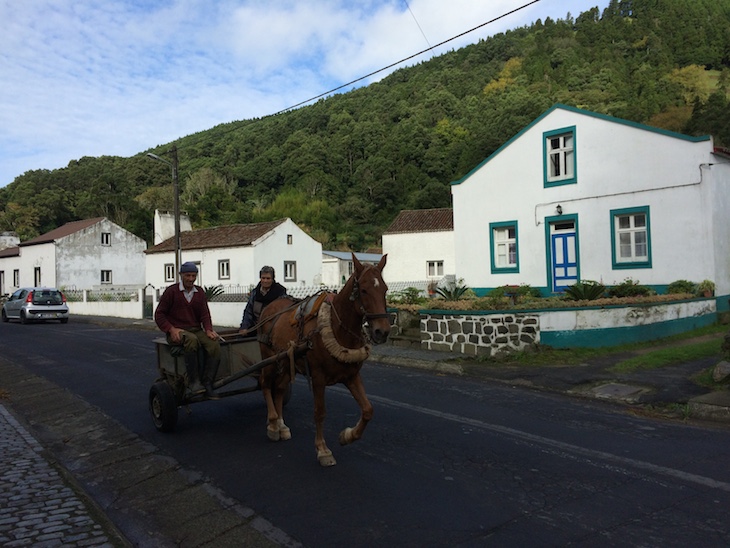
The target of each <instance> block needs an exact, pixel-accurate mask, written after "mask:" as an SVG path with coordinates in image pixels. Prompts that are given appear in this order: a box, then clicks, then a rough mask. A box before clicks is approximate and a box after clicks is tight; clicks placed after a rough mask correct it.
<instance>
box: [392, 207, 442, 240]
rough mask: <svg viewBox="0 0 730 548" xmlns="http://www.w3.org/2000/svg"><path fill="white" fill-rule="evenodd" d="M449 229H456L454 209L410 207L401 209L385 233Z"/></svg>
mask: <svg viewBox="0 0 730 548" xmlns="http://www.w3.org/2000/svg"><path fill="white" fill-rule="evenodd" d="M448 230H454V210H453V209H451V208H440V209H408V210H403V211H401V212H400V213H399V214H398V216H397V217H396V218H395V221H393V222H392V223H391V225H390V226H389V227H388V228H387V229H386V230H385V232H383V234H403V233H408V232H444V231H448Z"/></svg>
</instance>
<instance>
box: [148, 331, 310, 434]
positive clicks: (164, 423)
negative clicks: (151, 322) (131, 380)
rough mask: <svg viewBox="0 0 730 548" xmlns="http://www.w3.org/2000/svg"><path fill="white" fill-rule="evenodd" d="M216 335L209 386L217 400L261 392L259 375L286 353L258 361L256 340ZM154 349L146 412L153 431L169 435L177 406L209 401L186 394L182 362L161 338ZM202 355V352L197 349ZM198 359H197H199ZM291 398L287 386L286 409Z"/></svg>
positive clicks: (230, 334)
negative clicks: (216, 360) (217, 355)
mask: <svg viewBox="0 0 730 548" xmlns="http://www.w3.org/2000/svg"><path fill="white" fill-rule="evenodd" d="M218 334H219V335H220V345H221V363H220V366H219V367H218V373H217V375H216V378H215V381H214V382H213V389H214V390H216V394H217V395H218V396H219V397H220V398H225V397H229V396H236V395H238V394H245V393H248V392H256V391H258V390H261V386H260V384H259V372H260V371H261V369H263V368H264V367H266V366H267V365H269V364H271V363H274V362H275V361H277V360H280V359H282V358H283V357H284V356H286V355H287V352H281V353H279V354H277V355H275V356H272V357H270V358H266V359H264V360H262V359H261V350H260V349H259V343H258V340H257V339H256V337H245V336H243V335H240V334H239V333H238V331H236V330H232V331H222V332H219V333H218ZM153 342H154V343H155V346H156V349H157V371H158V376H157V380H156V381H155V383H154V384H153V385H152V387H151V388H150V393H149V409H150V414H151V415H152V421H153V422H154V424H155V428H157V430H159V431H160V432H172V431H173V430H175V426H176V425H177V411H178V408H179V407H181V406H186V405H190V404H193V403H198V402H203V401H211V400H209V399H208V398H207V397H206V396H205V394H190V393H189V392H188V390H187V386H186V374H185V358H184V357H183V355H182V354H179V355H175V353H174V352H172V351H171V349H173V348H176V347H173V346H171V345H169V344H168V342H167V340H166V338H165V337H159V338H156V339H154V341H153ZM305 350H306V345H305V344H302V345H299V346H297V347H295V353H296V354H299V353H301V352H303V351H305ZM200 352H201V353H202V352H203V350H202V349H201V350H200ZM202 358H203V356H202V355H201V356H199V357H198V359H199V360H200V359H202ZM236 381H240V382H238V383H237V384H236V386H235V387H230V388H229V389H228V390H221V389H222V388H224V387H226V386H228V385H230V384H232V383H234V382H236ZM290 398H291V384H290V385H289V388H288V390H287V393H286V395H285V396H284V404H285V405H286V404H287V403H288V402H289V399H290Z"/></svg>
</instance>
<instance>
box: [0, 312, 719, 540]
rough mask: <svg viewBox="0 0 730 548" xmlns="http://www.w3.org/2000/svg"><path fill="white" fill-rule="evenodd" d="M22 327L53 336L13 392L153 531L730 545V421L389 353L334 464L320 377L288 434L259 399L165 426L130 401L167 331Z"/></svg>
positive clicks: (122, 511)
mask: <svg viewBox="0 0 730 548" xmlns="http://www.w3.org/2000/svg"><path fill="white" fill-rule="evenodd" d="M69 326H70V324H69ZM12 327H17V328H18V329H23V330H24V331H23V333H26V334H28V333H32V334H33V335H34V338H35V340H40V339H42V340H44V341H47V343H48V345H44V346H42V347H41V346H39V347H37V348H31V350H30V351H28V350H27V349H26V350H24V351H23V352H21V351H19V350H16V351H12V352H9V354H10V355H9V356H7V355H6V357H8V358H9V359H10V360H11V363H9V364H8V363H7V362H6V363H5V364H4V365H2V368H1V369H0V374H2V377H1V378H4V379H6V382H7V383H8V385H9V386H10V387H11V389H12V394H13V398H14V400H13V406H14V407H15V408H17V409H19V410H20V411H22V414H23V416H26V417H27V418H28V421H29V423H30V424H33V425H34V427H33V428H34V432H38V434H39V437H40V439H41V440H42V441H43V442H44V444H47V446H48V447H49V448H50V450H51V452H52V453H53V454H54V456H56V457H57V458H58V459H59V460H60V461H61V462H62V463H63V464H64V465H65V466H66V467H67V468H69V469H70V470H71V471H72V472H73V474H74V476H75V477H77V478H78V479H79V482H80V483H81V484H82V485H84V487H85V488H86V489H87V490H88V491H89V492H90V493H91V494H92V495H93V496H94V498H95V499H96V500H97V501H98V503H99V506H100V507H102V508H103V509H104V510H105V512H107V514H108V515H110V517H112V518H113V519H114V521H115V523H117V524H118V525H119V527H120V529H122V530H123V531H124V532H125V534H126V535H127V536H128V537H130V538H131V539H133V540H134V543H135V544H139V545H145V544H146V545H149V546H156V545H177V544H179V545H187V546H198V545H203V544H205V542H210V543H214V544H215V545H217V546H225V545H229V546H236V545H241V542H242V539H244V538H247V539H248V541H249V542H247V544H249V545H266V544H267V543H269V544H270V545H289V546H296V545H298V544H299V543H301V544H303V545H305V546H340V545H343V544H348V545H352V546H367V545H373V544H381V545H392V544H398V545H402V546H441V545H444V544H449V545H461V546H481V545H484V544H485V543H487V544H488V543H496V544H500V545H525V544H529V545H556V544H557V545H561V544H567V543H572V544H578V545H589V544H590V545H596V544H598V545H601V544H603V545H615V544H629V545H640V544H647V543H648V544H657V543H659V544H663V545H667V546H672V545H677V546H678V545H680V544H682V545H687V544H690V543H695V544H696V543H702V544H704V545H706V546H715V545H717V546H721V545H727V544H729V543H730V538H729V537H728V533H727V528H726V527H725V524H724V515H723V510H722V509H723V508H724V507H726V506H727V504H728V503H730V470H728V469H727V467H724V466H721V465H718V463H722V462H726V461H727V457H728V456H730V435H729V433H728V431H727V430H726V429H723V428H717V429H716V428H700V427H691V426H684V425H678V424H671V423H663V422H659V421H652V420H645V419H642V418H637V417H631V416H628V415H626V414H625V413H623V410H617V409H616V408H613V407H611V406H607V405H604V404H595V403H593V402H586V401H574V400H567V399H565V398H563V397H562V396H555V395H552V394H540V393H535V392H532V391H529V390H523V389H514V388H510V387H505V386H503V385H499V386H495V385H491V384H490V383H483V382H477V381H473V380H469V379H457V378H452V377H444V376H440V375H434V374H430V373H429V374H424V373H423V372H419V371H413V370H408V369H398V368H393V367H379V366H377V365H376V364H374V363H373V364H370V365H368V369H367V377H366V383H367V387H368V392H369V394H370V395H371V398H372V401H373V403H374V405H375V407H376V416H375V420H374V422H373V423H372V424H371V426H370V427H369V429H368V431H367V432H366V439H364V440H363V441H362V442H359V443H358V444H355V445H353V446H351V447H346V448H340V447H338V446H336V445H335V446H334V447H333V450H335V454H336V456H337V457H338V460H339V464H338V466H337V467H335V468H333V469H321V468H319V467H318V465H317V464H316V460H315V458H314V450H313V448H312V440H311V436H312V435H313V434H312V432H311V418H310V417H311V402H309V401H308V396H307V393H306V384H305V383H303V382H300V383H298V385H297V388H296V391H295V397H294V398H293V400H292V403H291V404H290V405H292V406H293V407H292V408H291V411H290V412H291V416H292V420H291V421H290V422H291V426H292V427H293V429H294V433H295V438H294V439H293V440H292V441H291V442H287V443H286V444H279V445H275V444H271V443H268V442H266V441H265V440H264V439H263V408H262V406H261V404H260V402H258V403H257V402H255V401H254V400H253V399H246V398H251V397H252V396H244V397H242V398H240V399H235V398H231V399H230V400H226V401H222V402H210V403H206V404H200V405H199V406H197V407H196V406H192V407H191V410H192V414H191V415H183V416H181V421H180V429H179V431H178V432H177V433H176V434H174V435H173V436H163V437H161V436H160V435H159V434H157V433H156V432H154V431H153V430H151V425H150V421H149V417H148V416H147V415H146V410H145V409H144V405H142V406H139V405H133V403H130V402H134V401H137V400H139V399H142V400H144V398H145V396H146V388H148V387H149V378H150V373H149V358H150V353H151V351H150V350H148V349H147V343H146V342H145V341H149V340H150V339H151V336H150V335H149V334H139V333H135V332H125V331H123V330H120V331H111V332H109V331H106V330H104V329H102V328H98V327H93V326H75V328H74V329H73V330H69V331H68V332H67V337H71V336H73V337H75V338H76V340H77V341H78V340H83V341H84V344H83V348H78V349H77V350H76V351H74V356H75V359H74V360H73V361H69V360H66V359H65V357H64V353H66V352H68V349H64V348H61V345H62V341H63V340H64V339H63V338H61V339H58V341H56V339H54V338H53V337H54V336H55V335H58V334H62V333H66V331H65V328H66V326H17V325H15V326H11V328H12ZM28 328H29V329H35V331H33V332H31V331H30V330H29V329H28ZM46 328H48V329H53V331H48V330H47V329H46ZM54 328H55V329H54ZM6 333H9V331H5V330H4V329H2V332H0V336H3V337H4V336H5V335H6ZM13 333H21V331H14V332H13ZM29 340H31V339H29ZM117 345H122V346H123V348H124V351H125V355H126V356H128V358H127V359H120V358H119V355H120V354H119V351H118V350H117ZM6 354H8V353H6ZM71 369H74V370H75V371H76V373H79V374H77V375H75V376H70V375H69V374H70V370H71ZM33 373H37V374H40V375H42V377H37V376H35V375H34V374H33ZM46 377H47V378H48V379H51V380H52V381H53V382H52V383H51V382H49V381H48V380H46ZM104 378H108V379H112V381H111V382H109V383H107V384H106V385H102V386H99V384H100V379H104ZM59 384H61V385H63V386H66V387H68V388H69V389H70V390H73V391H74V392H78V393H81V394H82V395H83V400H81V399H79V398H76V397H73V396H72V395H71V394H70V393H69V392H68V391H67V390H64V389H62V388H59V387H58V385H59ZM95 386H96V388H94V387H95ZM300 388H304V390H303V391H301V390H300ZM253 397H254V398H255V396H253ZM328 402H329V405H330V417H331V420H328V423H329V425H330V426H329V427H328V434H327V435H328V439H330V440H333V439H334V437H336V432H337V431H338V430H339V428H341V427H342V426H343V425H344V424H347V423H349V422H352V421H353V420H354V416H353V404H352V401H351V399H350V397H349V395H347V394H346V393H345V392H344V391H343V390H337V389H335V390H332V391H331V394H330V396H329V398H328ZM130 407H134V409H129V408H130ZM125 409H126V410H125ZM100 410H101V411H104V412H105V413H100V412H99V411H100ZM288 413H289V411H288ZM111 417H114V418H111ZM211 508H217V510H212V511H210V509H211ZM181 517H182V518H184V519H178V518H181ZM213 517H215V518H216V519H211V518H213ZM247 534H248V535H249V537H245V536H244V535H247ZM256 542H257V543H259V544H254V543H256Z"/></svg>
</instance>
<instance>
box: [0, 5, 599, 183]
mask: <svg viewBox="0 0 730 548" xmlns="http://www.w3.org/2000/svg"><path fill="white" fill-rule="evenodd" d="M527 3H529V0H495V1H489V2H474V1H473V0H450V1H449V2H446V1H444V0H410V1H409V2H408V3H406V1H405V0H363V1H355V0H296V1H294V0H288V1H286V0H281V1H276V2H271V1H267V0H222V1H220V2H208V1H207V0H166V1H164V0H163V1H157V2H152V1H150V0H126V1H122V0H118V1H115V2H98V1H96V0H77V1H71V0H36V1H33V2H12V1H11V0H0V20H2V21H3V32H2V33H0V75H1V76H2V81H3V85H2V86H0V186H3V185H5V184H8V183H10V182H12V180H13V179H14V178H15V177H16V176H18V175H21V174H22V173H24V172H25V171H27V170H32V169H55V168H58V167H63V166H65V165H67V164H68V162H69V161H71V160H75V159H78V158H80V157H82V156H101V155H120V156H130V155H133V154H136V153H138V152H141V151H143V150H145V149H147V148H150V147H154V146H156V145H159V144H163V143H168V142H171V141H173V140H175V139H176V138H179V137H182V136H185V135H188V134H190V133H194V132H197V131H202V130H205V129H208V128H210V127H213V126H214V125H216V124H220V123H224V122H230V121H233V120H242V119H248V118H253V117H258V116H265V115H267V114H272V113H274V112H277V111H279V110H281V109H284V108H286V107H289V106H292V105H294V104H297V103H299V102H301V101H304V100H306V99H308V98H310V97H313V96H315V95H319V94H321V93H324V92H326V91H328V90H330V89H333V88H335V87H337V86H340V85H342V84H345V83H347V82H349V81H351V80H354V79H356V78H359V77H361V76H363V75H365V74H368V73H370V72H373V71H376V70H378V69H380V68H382V67H384V66H387V65H390V64H392V63H394V62H395V61H398V60H400V59H403V58H405V57H408V56H410V55H412V54H414V53H417V52H419V51H421V50H424V49H426V48H427V47H429V45H431V46H433V45H435V44H437V43H439V42H442V41H444V40H447V39H449V38H450V37H452V36H455V35H457V34H459V33H462V32H464V31H466V30H469V29H471V28H473V27H475V26H477V25H480V24H482V23H484V22H486V21H489V20H490V19H493V18H495V17H498V16H499V15H501V14H503V13H506V12H508V11H510V10H512V9H515V8H516V7H519V6H522V5H524V4H527ZM606 4H607V0H603V1H602V2H601V6H602V7H605V5H606ZM592 5H594V4H592V3H590V2H587V1H586V0H571V1H569V2H563V1H560V0H541V1H540V2H537V3H535V4H533V5H532V6H530V7H529V8H526V9H524V10H521V11H520V12H519V13H518V14H514V15H511V16H509V17H506V18H504V19H502V20H500V21H498V22H496V23H494V24H492V25H488V26H486V27H484V28H482V29H480V30H479V31H476V32H474V33H470V34H468V35H467V36H464V37H462V38H460V39H459V40H458V41H454V42H451V43H449V44H447V45H446V46H443V47H441V48H439V49H438V50H436V51H433V52H430V53H429V54H427V55H425V56H421V57H418V58H416V59H413V60H411V61H409V63H407V64H415V63H418V62H422V61H424V60H426V59H427V58H429V57H430V56H432V55H434V54H441V53H443V52H445V51H447V50H451V49H456V48H458V47H462V46H464V45H466V44H467V43H473V42H476V41H478V40H479V39H481V38H486V37H487V36H489V35H491V34H494V33H496V32H502V31H504V30H506V29H510V28H515V27H518V26H522V25H525V24H529V23H531V22H532V21H534V20H535V19H537V18H538V17H540V18H544V17H545V16H546V15H550V16H552V17H553V18H559V17H563V16H564V15H565V14H566V13H567V11H569V10H570V11H572V13H573V15H574V16H577V15H578V14H579V12H580V11H585V10H586V9H589V8H590V7H591V6H592ZM409 8H410V9H409ZM419 27H420V28H419ZM424 35H425V37H424ZM391 70H392V69H391ZM386 74H387V73H386V72H383V73H379V74H378V75H377V76H375V77H374V78H372V79H371V81H372V80H378V79H380V78H382V77H383V76H385V75H386ZM365 83H367V82H361V83H360V84H359V85H363V84H365Z"/></svg>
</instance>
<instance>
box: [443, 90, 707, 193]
mask: <svg viewBox="0 0 730 548" xmlns="http://www.w3.org/2000/svg"><path fill="white" fill-rule="evenodd" d="M557 109H562V110H567V111H569V112H575V113H576V114H583V115H585V116H591V117H593V118H598V119H600V120H606V121H607V122H613V123H616V124H621V125H624V126H628V127H633V128H636V129H641V130H644V131H649V132H651V133H657V134H659V135H665V136H667V137H674V138H675V139H681V140H683V141H689V142H690V143H699V142H702V141H709V140H711V139H712V137H711V136H710V135H702V136H701V137H692V136H690V135H682V134H681V133H675V132H674V131H668V130H666V129H659V128H655V127H651V126H645V125H644V124H639V123H638V122H631V121H629V120H623V119H621V118H614V117H613V116H608V115H607V114H599V113H598V112H591V111H590V110H583V109H581V108H577V107H571V106H568V105H565V104H562V103H555V104H554V105H553V106H551V107H550V108H549V109H547V110H546V111H545V112H543V113H542V114H541V115H540V116H538V117H537V118H535V119H534V120H533V121H532V122H530V123H529V124H527V125H526V126H525V127H524V128H522V129H521V130H520V131H519V132H518V133H516V134H515V136H514V137H512V138H511V139H510V140H508V141H507V142H505V143H504V144H503V145H502V146H501V147H499V148H498V149H497V150H495V151H494V152H493V153H492V154H490V155H489V156H488V157H487V158H486V159H485V160H483V161H482V162H481V163H480V164H478V165H477V166H476V167H475V168H474V169H472V170H471V171H470V172H469V173H467V174H466V175H464V176H463V177H462V178H461V179H458V180H456V181H452V182H451V183H450V184H451V185H460V184H461V183H463V182H464V181H466V180H467V179H468V178H469V177H471V176H472V175H473V174H474V173H476V172H477V171H479V170H480V169H481V168H482V167H483V166H484V165H486V164H487V163H488V162H489V161H490V160H491V159H492V158H494V157H496V156H497V155H498V154H499V153H500V152H502V151H503V150H504V149H505V148H507V147H508V146H509V145H511V144H512V143H513V142H515V141H516V140H517V139H519V138H520V137H521V136H522V135H524V134H525V133H526V132H527V131H529V130H530V129H531V128H532V127H533V126H535V125H536V124H537V123H538V122H540V121H541V120H542V119H543V118H545V117H546V116H548V115H549V114H550V113H552V112H553V111H554V110H557Z"/></svg>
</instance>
